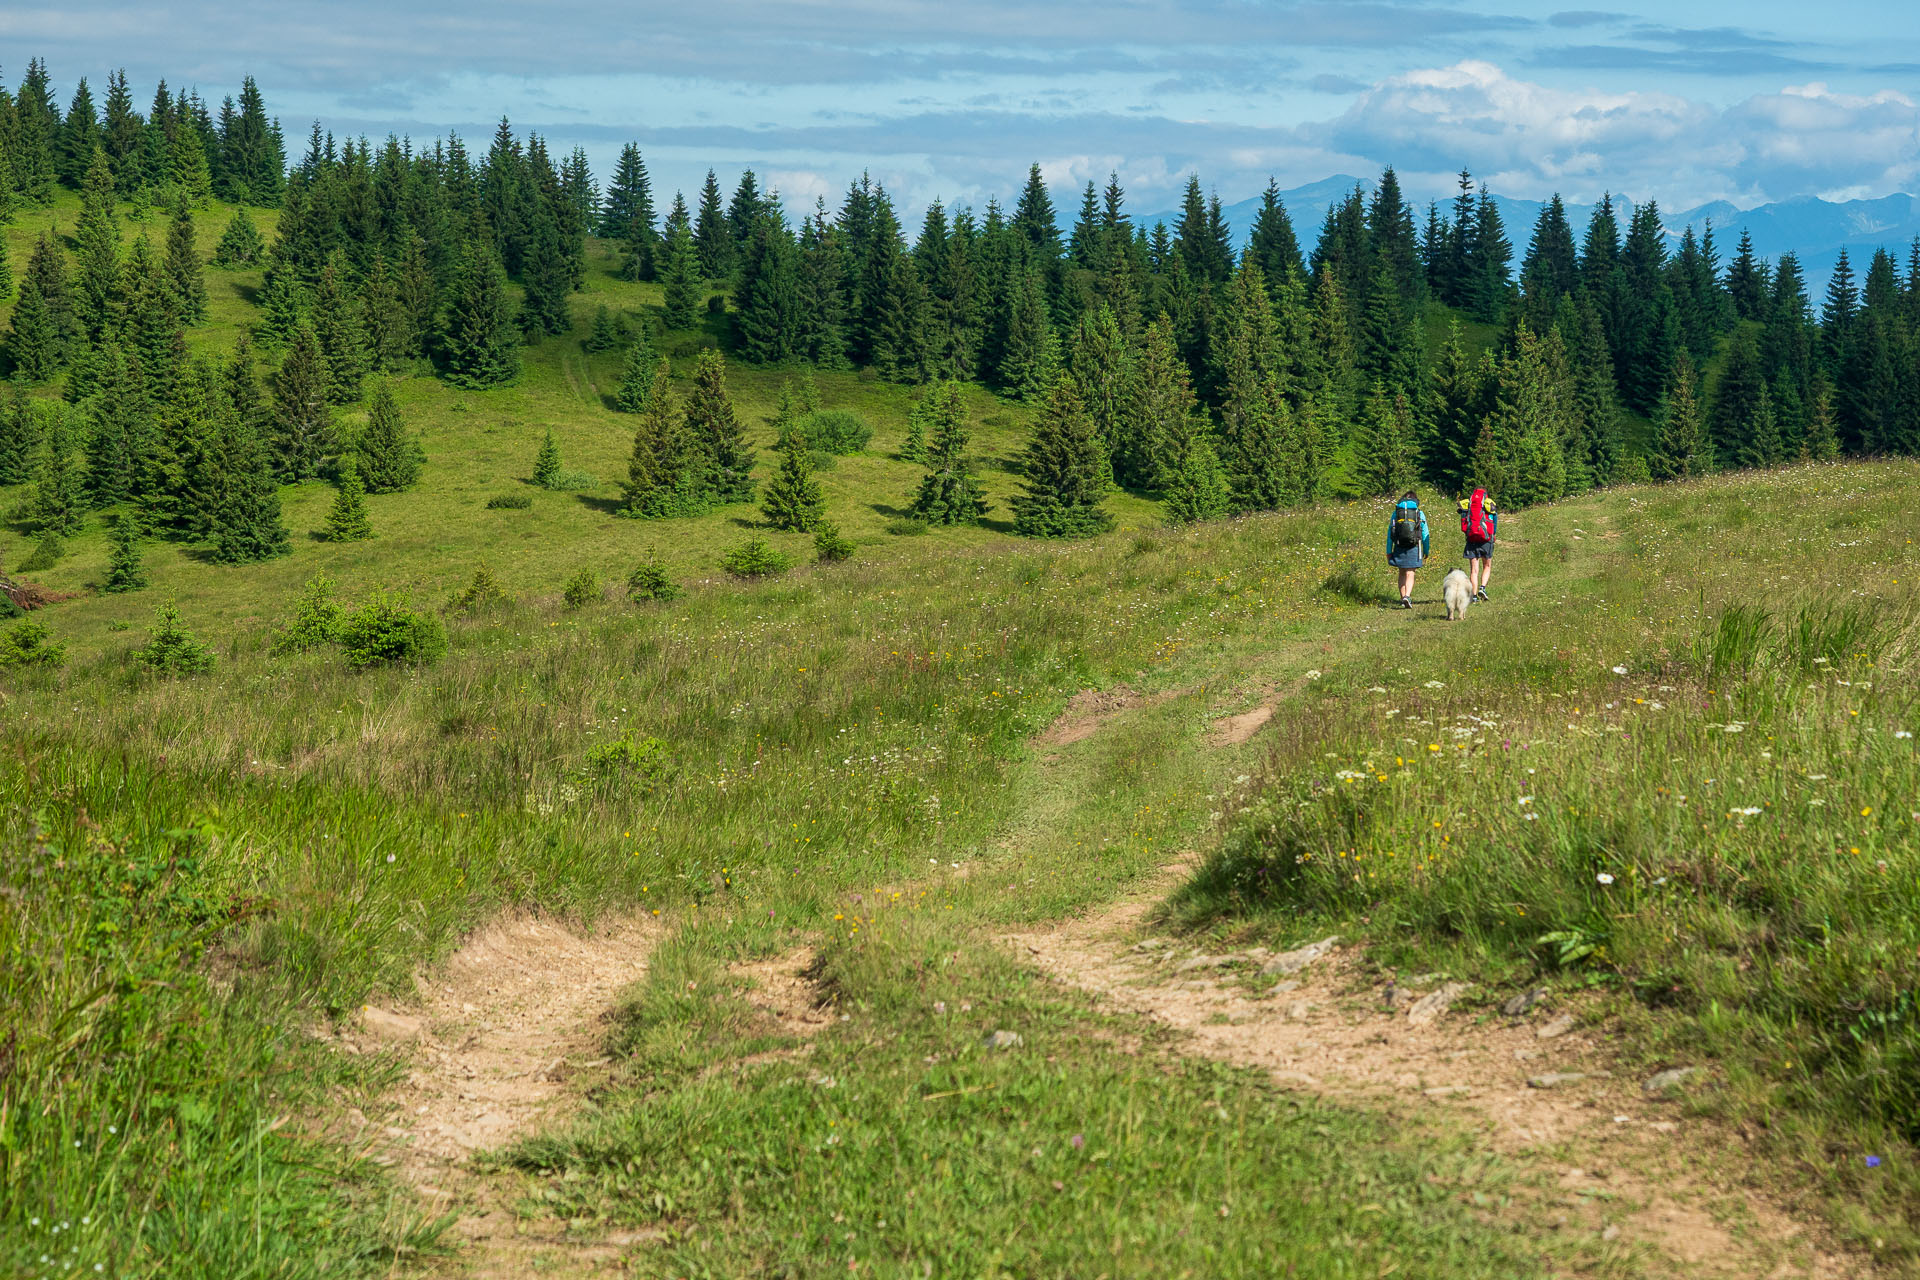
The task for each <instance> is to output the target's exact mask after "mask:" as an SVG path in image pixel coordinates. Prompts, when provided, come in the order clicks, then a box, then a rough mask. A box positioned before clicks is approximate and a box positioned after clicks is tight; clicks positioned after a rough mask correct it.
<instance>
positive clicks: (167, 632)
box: [132, 596, 213, 676]
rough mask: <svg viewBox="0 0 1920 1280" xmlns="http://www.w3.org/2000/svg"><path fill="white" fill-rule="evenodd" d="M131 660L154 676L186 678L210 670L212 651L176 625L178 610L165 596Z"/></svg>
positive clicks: (211, 666) (171, 598)
mask: <svg viewBox="0 0 1920 1280" xmlns="http://www.w3.org/2000/svg"><path fill="white" fill-rule="evenodd" d="M132 656H133V660H134V661H135V662H137V663H139V664H140V665H141V666H143V667H146V668H147V669H148V670H149V671H152V672H153V673H154V674H156V675H161V676H190V675H198V674H200V673H201V672H203V671H211V670H212V669H213V650H212V649H210V648H208V647H207V646H206V645H204V644H202V643H201V642H200V641H198V640H196V639H195V638H194V637H193V634H192V633H191V632H190V631H188V630H187V629H186V628H185V627H184V626H182V625H181V623H180V608H179V606H178V605H176V604H175V603H174V601H173V597H172V596H168V597H167V599H166V603H165V604H162V605H161V606H160V608H159V609H158V610H157V611H156V612H155V614H154V618H153V626H151V627H149V628H148V629H147V642H146V643H145V644H144V645H141V646H140V647H139V648H138V649H135V650H134V651H133V655H132Z"/></svg>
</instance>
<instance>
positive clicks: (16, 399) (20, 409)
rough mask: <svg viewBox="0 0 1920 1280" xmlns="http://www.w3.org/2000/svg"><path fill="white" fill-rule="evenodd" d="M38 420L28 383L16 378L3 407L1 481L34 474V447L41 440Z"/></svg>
mask: <svg viewBox="0 0 1920 1280" xmlns="http://www.w3.org/2000/svg"><path fill="white" fill-rule="evenodd" d="M39 436H40V432H39V423H38V422H37V420H36V415H35V414H34V411H33V401H32V400H30V399H29V398H28V397H27V388H26V384H25V383H23V382H17V381H16V382H14V383H13V384H12V385H11V388H10V390H9V392H8V396H7V404H6V407H5V408H0V485H9V484H22V483H24V482H25V481H27V480H28V479H29V478H31V477H32V475H33V450H34V447H35V446H36V445H37V444H38V443H39Z"/></svg>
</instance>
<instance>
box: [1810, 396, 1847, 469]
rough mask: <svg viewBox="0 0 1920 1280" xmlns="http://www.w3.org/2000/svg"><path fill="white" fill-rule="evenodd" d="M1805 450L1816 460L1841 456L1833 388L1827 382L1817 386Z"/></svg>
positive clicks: (1829, 460) (1827, 459)
mask: <svg viewBox="0 0 1920 1280" xmlns="http://www.w3.org/2000/svg"><path fill="white" fill-rule="evenodd" d="M1804 452H1805V454H1806V456H1807V457H1808V458H1810V459H1812V460H1813V461H1814V462H1832V461H1833V460H1834V459H1835V458H1837V457H1839V456H1840V433H1839V428H1838V424H1837V423H1836V422H1835V420H1834V413H1833V389H1832V388H1831V387H1829V386H1827V384H1826V383H1825V382H1822V383H1820V384H1818V385H1817V386H1816V387H1815V389H1814V394H1813V405H1812V407H1811V408H1810V409H1809V410H1808V412H1807V438H1806V445H1805V449H1804Z"/></svg>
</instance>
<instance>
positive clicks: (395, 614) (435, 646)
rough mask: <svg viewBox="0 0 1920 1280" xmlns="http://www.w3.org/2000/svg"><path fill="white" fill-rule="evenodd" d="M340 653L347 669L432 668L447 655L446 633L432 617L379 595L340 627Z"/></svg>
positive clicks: (394, 597) (391, 596) (393, 597)
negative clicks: (408, 666) (348, 667)
mask: <svg viewBox="0 0 1920 1280" xmlns="http://www.w3.org/2000/svg"><path fill="white" fill-rule="evenodd" d="M340 649H341V652H342V653H343V654H345V655H346V659H347V665H348V666H350V667H372V666H381V665H386V664H390V663H405V664H408V665H411V666H417V667H425V666H431V665H433V664H434V663H436V662H438V661H440V659H442V658H444V657H445V656H446V654H447V631H446V628H445V627H443V626H441V625H440V619H438V618H436V617H434V616H433V615H432V614H430V613H422V612H420V611H419V610H417V609H412V608H409V607H408V606H407V603H406V601H405V600H404V599H402V598H401V597H399V596H397V595H394V594H392V593H390V592H381V593H379V594H377V595H375V596H374V597H373V598H372V599H370V600H368V601H367V602H366V603H365V604H363V605H361V606H360V607H359V608H358V609H355V610H354V611H353V612H352V613H350V614H348V615H347V616H346V619H345V620H344V621H343V622H342V623H341V624H340Z"/></svg>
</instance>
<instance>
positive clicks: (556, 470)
mask: <svg viewBox="0 0 1920 1280" xmlns="http://www.w3.org/2000/svg"><path fill="white" fill-rule="evenodd" d="M533 482H534V483H535V484H537V485H539V486H540V487H541V488H542V489H552V488H556V487H558V485H559V483H560V442H559V441H558V440H556V439H554V438H553V428H552V427H548V428H547V434H546V435H544V436H542V437H541V439H540V451H539V452H538V453H536V454H534V455H533Z"/></svg>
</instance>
